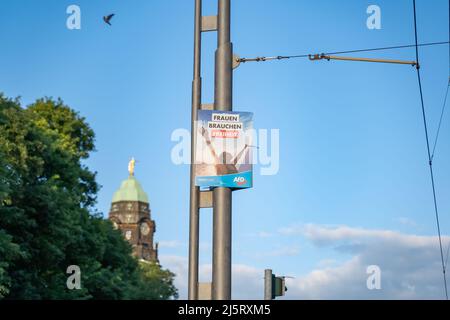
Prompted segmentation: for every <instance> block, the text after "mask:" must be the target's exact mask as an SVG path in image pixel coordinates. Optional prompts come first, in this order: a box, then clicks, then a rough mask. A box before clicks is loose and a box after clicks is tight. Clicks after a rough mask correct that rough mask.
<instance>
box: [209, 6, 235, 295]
mask: <svg viewBox="0 0 450 320" xmlns="http://www.w3.org/2000/svg"><path fill="white" fill-rule="evenodd" d="M230 22H231V21H230V0H218V30H217V31H218V37H217V38H218V41H217V51H216V66H215V90H214V107H215V110H219V111H231V110H233V99H232V86H233V68H232V59H233V46H232V44H231V40H230V33H231V32H230V24H231V23H230ZM213 197H214V201H213V202H214V203H213V206H214V209H213V271H212V278H213V284H212V298H213V300H231V209H232V208H231V205H232V191H231V189H229V188H216V189H214V196H213Z"/></svg>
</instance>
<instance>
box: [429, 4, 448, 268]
mask: <svg viewBox="0 0 450 320" xmlns="http://www.w3.org/2000/svg"><path fill="white" fill-rule="evenodd" d="M448 38H449V40H450V0H449V1H448ZM448 72H449V74H448V84H447V93H446V94H445V99H444V104H443V106H442V112H441V118H440V120H439V126H438V131H437V134H436V140H435V142H434V148H433V158H434V155H435V152H436V145H437V142H438V138H439V133H440V131H441V125H442V119H443V117H444V112H445V107H446V105H447V98H448V93H449V91H450V90H449V89H450V44H449V46H448ZM449 253H450V243H449V244H448V245H447V254H446V258H445V271H447V267H448V257H449Z"/></svg>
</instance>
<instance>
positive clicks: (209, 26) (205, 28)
mask: <svg viewBox="0 0 450 320" xmlns="http://www.w3.org/2000/svg"><path fill="white" fill-rule="evenodd" d="M210 31H217V16H203V17H202V32H210Z"/></svg>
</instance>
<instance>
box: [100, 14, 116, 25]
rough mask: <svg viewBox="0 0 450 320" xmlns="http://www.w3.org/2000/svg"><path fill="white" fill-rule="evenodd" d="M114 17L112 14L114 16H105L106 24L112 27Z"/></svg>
mask: <svg viewBox="0 0 450 320" xmlns="http://www.w3.org/2000/svg"><path fill="white" fill-rule="evenodd" d="M112 17H114V13H112V14H110V15H108V16H104V17H103V21H105V23H107V24H109V25H111V19H112Z"/></svg>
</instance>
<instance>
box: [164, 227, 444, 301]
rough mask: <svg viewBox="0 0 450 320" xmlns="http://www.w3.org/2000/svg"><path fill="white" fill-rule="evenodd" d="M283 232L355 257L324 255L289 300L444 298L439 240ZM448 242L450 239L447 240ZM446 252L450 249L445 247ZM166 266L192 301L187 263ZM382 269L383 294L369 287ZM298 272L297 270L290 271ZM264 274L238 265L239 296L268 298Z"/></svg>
mask: <svg viewBox="0 0 450 320" xmlns="http://www.w3.org/2000/svg"><path fill="white" fill-rule="evenodd" d="M279 232H280V233H281V234H284V235H289V236H291V237H294V236H300V237H304V238H306V239H307V240H309V241H311V242H312V243H313V244H314V245H316V246H317V247H318V249H320V248H322V247H328V248H332V249H334V250H336V251H337V252H341V253H346V254H347V255H348V254H350V255H351V258H349V259H348V260H347V261H345V262H343V263H341V264H338V263H337V262H336V261H332V260H330V259H328V257H324V259H323V261H325V262H323V263H319V264H318V267H317V268H316V269H314V270H312V271H311V272H309V273H308V274H305V275H295V274H294V276H296V278H295V279H287V280H286V284H287V287H288V292H287V295H286V299H442V298H443V297H444V291H443V277H442V268H441V260H440V259H441V258H440V252H439V243H438V239H437V237H435V236H419V235H408V234H403V233H399V232H395V231H390V230H369V229H364V228H352V227H349V226H334V227H331V226H321V225H314V224H309V225H303V226H298V225H297V226H293V227H290V228H284V229H282V230H280V231H279ZM443 240H444V244H445V245H447V244H448V243H449V242H450V237H444V238H443ZM445 248H446V247H445ZM161 262H162V263H163V265H164V266H165V267H167V268H169V269H170V270H172V271H173V272H175V273H176V274H177V279H176V285H177V287H178V288H179V289H180V297H181V298H186V297H187V262H188V261H187V259H186V258H180V257H174V256H172V257H161ZM370 265H377V266H379V267H380V268H381V272H382V273H381V286H382V290H380V291H370V290H368V289H367V286H366V281H367V278H368V276H369V275H368V274H367V273H366V270H367V267H368V266H370ZM290 269H292V268H290ZM200 274H201V279H203V280H201V281H205V280H206V281H210V274H211V265H201V266H200ZM263 274H264V272H263V270H261V269H258V268H254V267H252V266H249V265H234V266H233V298H234V299H262V295H263Z"/></svg>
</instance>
